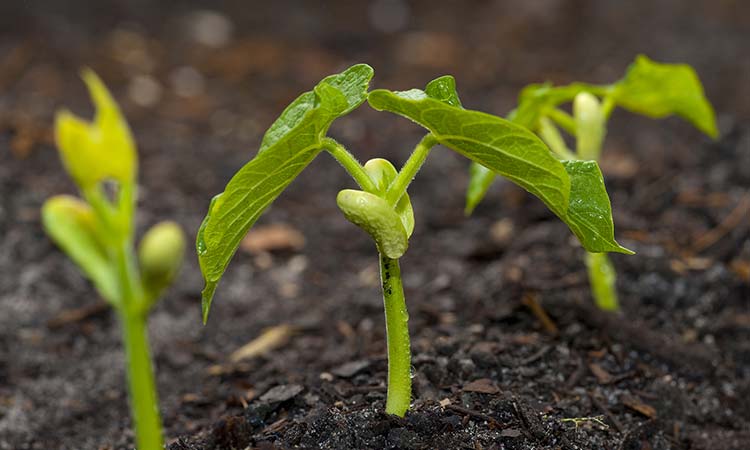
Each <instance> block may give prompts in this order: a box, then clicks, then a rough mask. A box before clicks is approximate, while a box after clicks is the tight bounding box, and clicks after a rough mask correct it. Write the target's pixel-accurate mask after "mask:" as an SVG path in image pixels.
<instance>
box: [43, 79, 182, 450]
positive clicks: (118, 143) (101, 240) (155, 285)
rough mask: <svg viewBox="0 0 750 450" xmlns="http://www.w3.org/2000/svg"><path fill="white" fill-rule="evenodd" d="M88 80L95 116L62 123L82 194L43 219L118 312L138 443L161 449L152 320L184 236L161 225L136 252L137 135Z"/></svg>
mask: <svg viewBox="0 0 750 450" xmlns="http://www.w3.org/2000/svg"><path fill="white" fill-rule="evenodd" d="M83 79H84V81H85V82H86V85H87V86H88V89H89V92H90V94H91V97H92V100H93V102H94V104H95V105H96V117H95V118H94V121H93V122H86V121H84V120H81V119H79V118H77V117H76V116H74V115H73V114H71V113H70V112H68V111H61V112H60V113H58V115H57V119H56V123H55V133H56V140H57V145H58V147H59V149H60V155H61V157H62V161H63V164H64V166H65V169H66V170H67V172H68V173H69V174H70V175H71V177H72V178H73V181H74V182H75V184H76V185H77V186H78V189H79V191H80V193H81V196H82V197H83V199H79V198H77V197H73V196H69V195H59V196H55V197H52V198H50V199H48V200H47V201H46V202H45V204H44V206H43V209H42V220H43V224H44V228H45V230H46V231H47V233H48V234H49V236H50V237H51V238H52V239H53V240H54V241H55V242H56V243H57V245H59V246H60V248H61V249H62V250H63V251H64V252H65V253H66V254H67V255H68V256H69V257H70V259H72V260H73V261H74V262H75V263H76V264H77V265H78V267H79V268H80V269H81V271H82V272H83V273H84V274H85V275H86V277H88V278H89V280H91V282H92V283H93V284H94V286H95V287H96V289H97V291H99V293H100V294H101V296H102V297H103V298H104V299H105V300H107V302H109V304H110V305H112V307H113V308H114V309H115V310H116V311H117V315H118V317H119V319H120V324H121V326H122V333H123V341H124V343H125V352H126V359H127V364H126V366H127V372H128V383H129V393H130V405H131V410H132V416H133V420H134V422H135V428H136V443H137V448H138V449H139V450H157V449H162V448H163V446H164V442H163V437H162V427H161V418H160V414H159V406H158V398H157V393H156V386H155V383H154V372H153V369H152V363H151V355H150V350H149V344H148V331H147V326H146V322H147V316H148V312H149V310H150V309H151V308H152V307H153V305H154V304H155V303H156V301H157V300H158V299H159V296H160V295H161V294H162V292H163V291H164V289H166V288H167V286H168V285H169V284H170V283H171V282H172V280H173V278H174V276H175V275H176V273H177V271H178V269H179V266H180V264H181V261H182V258H183V254H184V248H185V239H184V236H183V233H182V230H181V229H180V227H179V226H178V225H176V224H175V223H173V222H162V223H159V224H157V225H155V226H154V227H153V228H151V229H150V230H149V231H148V232H146V234H145V235H144V237H143V239H142V240H141V243H140V245H139V248H138V251H137V255H136V251H135V249H134V246H133V244H134V222H135V203H136V198H137V197H136V189H137V186H136V179H137V169H138V161H137V154H136V150H135V145H134V143H133V138H132V136H131V133H130V130H129V128H128V125H127V123H126V122H125V120H124V119H123V117H122V115H121V113H120V111H119V108H118V107H117V104H116V103H115V101H114V100H113V99H112V96H111V95H110V93H109V92H108V91H107V89H106V87H105V86H104V84H103V83H102V82H101V80H100V79H99V78H98V77H97V76H96V75H95V74H94V73H93V72H91V71H89V70H87V71H84V73H83Z"/></svg>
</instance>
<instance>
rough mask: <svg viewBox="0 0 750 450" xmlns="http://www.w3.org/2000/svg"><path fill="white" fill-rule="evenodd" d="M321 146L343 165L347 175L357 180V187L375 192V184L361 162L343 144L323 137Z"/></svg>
mask: <svg viewBox="0 0 750 450" xmlns="http://www.w3.org/2000/svg"><path fill="white" fill-rule="evenodd" d="M323 148H324V149H325V150H326V151H328V153H330V154H331V156H333V157H334V159H336V161H338V162H339V164H341V165H342V166H343V167H344V169H346V171H347V172H348V173H349V175H351V177H352V178H354V181H356V182H357V184H358V185H359V187H361V188H362V189H363V190H365V191H366V192H369V193H371V194H375V193H377V186H375V183H373V181H372V179H370V176H369V175H367V172H365V169H364V167H362V164H360V163H359V161H357V158H355V157H354V155H352V154H351V153H349V151H348V150H347V149H346V148H344V146H343V145H341V144H339V143H338V142H336V140H334V139H332V138H324V139H323Z"/></svg>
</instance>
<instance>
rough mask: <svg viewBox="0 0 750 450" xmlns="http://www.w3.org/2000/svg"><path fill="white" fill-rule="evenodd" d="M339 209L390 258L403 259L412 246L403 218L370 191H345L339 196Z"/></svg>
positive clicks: (337, 198)
mask: <svg viewBox="0 0 750 450" xmlns="http://www.w3.org/2000/svg"><path fill="white" fill-rule="evenodd" d="M336 203H337V204H338V205H339V209H341V211H342V212H343V213H344V216H346V218H347V219H348V220H349V222H351V223H353V224H355V225H357V226H358V227H360V228H362V229H363V230H365V231H366V232H367V234H369V235H370V236H371V237H372V239H373V240H374V241H375V244H376V245H377V246H378V251H380V253H382V254H383V255H385V256H387V257H388V258H391V259H397V258H400V257H401V255H403V254H404V253H405V252H406V249H407V247H408V246H409V238H408V236H407V233H406V230H405V229H404V225H403V223H402V222H401V218H400V217H399V215H398V214H396V211H394V210H393V208H392V207H391V206H390V205H389V204H388V202H386V201H385V200H384V199H382V198H380V197H378V196H377V195H374V194H370V193H369V192H363V191H355V190H353V189H344V190H343V191H341V192H339V195H338V196H337V197H336Z"/></svg>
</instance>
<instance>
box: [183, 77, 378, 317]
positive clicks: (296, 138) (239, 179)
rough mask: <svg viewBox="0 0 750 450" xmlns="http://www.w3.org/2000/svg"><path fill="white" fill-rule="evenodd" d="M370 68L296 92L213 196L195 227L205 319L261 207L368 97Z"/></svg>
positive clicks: (276, 195)
mask: <svg viewBox="0 0 750 450" xmlns="http://www.w3.org/2000/svg"><path fill="white" fill-rule="evenodd" d="M372 74H373V72H372V68H371V67H370V66H367V65H365V64H359V65H356V66H353V67H350V68H349V69H347V70H346V71H344V72H342V73H340V74H337V75H332V76H329V77H327V78H325V79H323V80H322V81H321V82H320V83H318V85H317V86H315V88H314V89H313V91H312V92H306V93H304V94H302V95H301V96H299V97H298V98H297V99H296V100H295V101H294V102H292V104H291V105H289V107H287V108H286V109H285V110H284V112H283V113H282V114H281V117H279V119H278V120H276V121H275V122H274V123H273V125H271V127H270V128H269V130H268V131H267V132H266V135H265V136H264V138H263V141H262V144H261V149H260V151H259V152H258V154H257V156H255V158H253V159H252V160H251V161H250V162H248V163H247V164H246V165H245V166H244V167H242V168H241V169H240V170H239V171H238V172H237V173H236V174H235V175H234V177H232V179H231V180H230V181H229V183H228V184H227V186H226V188H225V190H224V192H223V193H222V194H219V195H217V196H216V197H214V200H212V202H211V206H210V207H209V211H208V214H207V215H206V217H205V219H204V220H203V224H202V225H201V228H200V230H199V232H198V238H197V241H196V249H197V251H198V260H199V262H200V267H201V271H202V272H203V277H204V279H205V282H206V286H205V288H204V289H203V301H202V308H203V319H204V321H205V320H206V319H207V318H208V311H209V308H210V306H211V300H212V298H213V294H214V291H215V290H216V286H217V284H218V282H219V280H220V279H221V276H222V274H223V273H224V270H225V269H226V267H227V265H228V264H229V261H230V260H231V258H232V256H233V255H234V253H235V251H236V250H237V247H238V246H239V243H240V241H241V240H242V238H243V237H244V236H245V234H246V233H247V231H248V230H249V229H250V227H251V226H252V225H253V224H254V223H255V221H256V220H258V218H259V217H260V215H261V214H262V213H263V211H265V210H266V208H267V207H268V206H269V205H270V204H271V203H272V202H273V201H274V200H275V199H276V197H278V196H279V194H281V192H282V191H283V190H284V189H285V188H286V187H287V186H288V185H289V184H290V183H291V182H292V181H293V180H294V179H295V178H296V177H297V175H299V173H300V172H302V170H303V169H304V168H305V167H307V165H308V164H309V163H310V162H311V161H312V160H313V159H314V158H315V156H317V155H318V153H320V151H321V140H322V139H323V138H324V137H325V135H326V132H327V131H328V128H329V127H330V125H331V123H332V122H333V121H334V120H335V119H336V118H338V117H340V116H343V115H345V114H347V113H348V112H350V111H352V110H353V109H354V108H356V107H357V106H359V105H360V104H361V103H362V102H363V101H364V100H365V98H366V97H367V87H368V85H369V81H370V79H371V78H372Z"/></svg>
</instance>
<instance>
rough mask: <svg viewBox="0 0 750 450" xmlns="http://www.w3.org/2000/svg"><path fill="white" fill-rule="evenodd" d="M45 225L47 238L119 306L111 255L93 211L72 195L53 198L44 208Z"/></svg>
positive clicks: (109, 299) (103, 294)
mask: <svg viewBox="0 0 750 450" xmlns="http://www.w3.org/2000/svg"><path fill="white" fill-rule="evenodd" d="M42 224H43V225H44V230H45V231H46V232H47V234H48V235H49V236H50V237H51V238H52V240H53V241H54V242H55V243H56V244H57V245H58V246H59V247H60V248H61V249H62V250H63V251H64V252H65V253H66V254H67V255H68V256H69V257H70V259H72V260H73V262H75V263H76V265H78V267H79V268H80V269H81V271H82V272H83V273H84V274H85V275H86V276H87V277H88V278H89V280H91V282H92V283H93V284H94V286H95V287H96V289H97V290H98V291H99V293H100V294H101V295H102V297H104V298H105V299H106V300H107V301H109V302H110V303H112V304H117V303H118V302H119V298H118V286H117V278H116V276H115V273H114V272H113V271H112V269H111V267H112V265H111V264H110V262H109V260H108V257H107V252H106V250H105V248H104V246H103V245H102V243H101V240H100V239H99V238H98V237H97V231H96V230H97V219H96V215H95V214H94V212H93V211H92V210H91V207H90V206H89V205H88V204H86V203H84V202H82V201H81V200H79V199H77V198H75V197H72V196H69V195H58V196H55V197H52V198H50V199H49V200H47V201H46V202H45V203H44V206H43V207H42Z"/></svg>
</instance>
